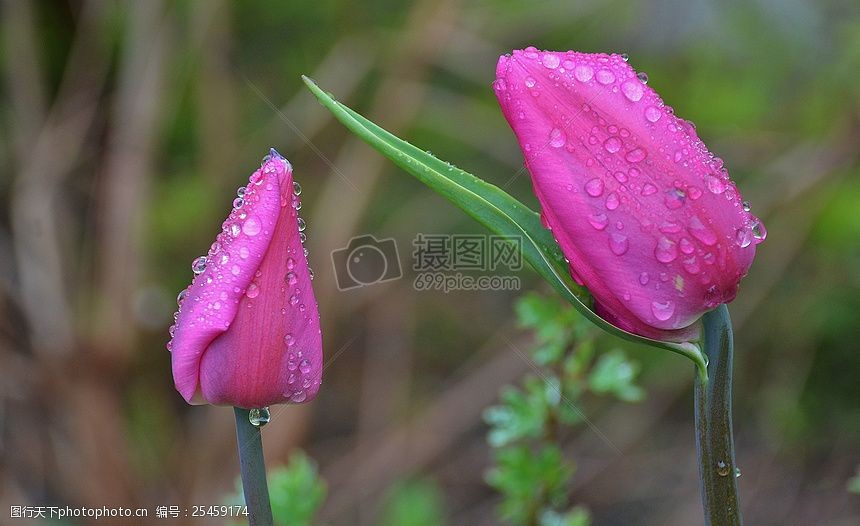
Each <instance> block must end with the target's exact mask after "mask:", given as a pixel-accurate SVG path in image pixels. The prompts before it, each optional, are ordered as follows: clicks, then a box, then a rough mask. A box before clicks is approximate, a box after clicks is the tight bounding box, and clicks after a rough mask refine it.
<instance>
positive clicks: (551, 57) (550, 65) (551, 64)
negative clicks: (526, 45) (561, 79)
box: [543, 53, 561, 69]
mask: <svg viewBox="0 0 860 526" xmlns="http://www.w3.org/2000/svg"><path fill="white" fill-rule="evenodd" d="M560 63H561V60H560V59H559V58H558V55H555V54H553V53H544V55H543V65H544V67H545V68H547V69H555V68H557V67H558V65H559V64H560Z"/></svg>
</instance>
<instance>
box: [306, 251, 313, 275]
mask: <svg viewBox="0 0 860 526" xmlns="http://www.w3.org/2000/svg"><path fill="white" fill-rule="evenodd" d="M305 255H307V254H305ZM308 277H309V278H310V279H311V281H313V280H314V269H312V268H310V267H308Z"/></svg>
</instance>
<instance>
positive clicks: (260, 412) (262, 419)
mask: <svg viewBox="0 0 860 526" xmlns="http://www.w3.org/2000/svg"><path fill="white" fill-rule="evenodd" d="M271 418H272V417H271V414H270V413H269V408H268V407H263V408H260V409H251V410H250V411H248V421H249V422H251V425H252V426H254V427H263V426H264V425H266V424H268V423H269V420H271Z"/></svg>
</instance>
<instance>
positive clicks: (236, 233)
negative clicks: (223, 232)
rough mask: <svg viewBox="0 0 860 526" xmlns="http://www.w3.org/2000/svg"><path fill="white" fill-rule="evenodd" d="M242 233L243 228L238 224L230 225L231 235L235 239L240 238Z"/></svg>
mask: <svg viewBox="0 0 860 526" xmlns="http://www.w3.org/2000/svg"><path fill="white" fill-rule="evenodd" d="M241 231H242V227H240V226H239V224H238V223H233V224H232V225H230V235H231V236H233V237H239V233H240V232H241Z"/></svg>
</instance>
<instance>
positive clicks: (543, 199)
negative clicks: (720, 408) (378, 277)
mask: <svg viewBox="0 0 860 526" xmlns="http://www.w3.org/2000/svg"><path fill="white" fill-rule="evenodd" d="M646 79H647V77H645V76H644V74H639V75H637V74H636V72H635V71H634V70H633V68H631V67H630V65H628V64H627V62H626V60H625V58H624V57H622V56H621V55H604V54H589V53H576V52H572V51H569V52H550V51H544V52H541V51H538V50H536V49H534V48H528V49H525V50H522V51H519V50H518V51H514V52H513V54H512V55H506V56H503V57H501V58H500V59H499V64H498V68H497V70H496V81H495V83H494V89H495V92H496V96H497V97H498V99H499V103H500V105H501V107H502V112H503V113H504V115H505V118H506V119H507V120H508V122H509V123H510V125H511V127H512V128H513V130H514V133H515V134H516V136H517V139H518V140H519V143H520V147H521V149H522V151H523V155H524V157H525V162H526V166H527V167H528V169H529V171H530V172H531V175H532V181H533V183H534V189H535V193H536V194H537V197H538V199H539V200H540V203H541V207H542V217H543V220H544V222H545V224H546V225H547V227H548V228H550V229H551V230H552V232H553V235H554V236H555V238H556V241H558V243H559V245H560V247H561V250H562V252H563V253H564V255H565V257H566V258H567V259H568V260H569V262H570V269H571V273H572V275H573V277H574V278H575V279H576V280H577V281H578V282H579V283H581V284H583V285H585V286H586V287H587V288H588V289H589V291H590V292H591V293H592V295H593V296H594V298H595V307H596V309H597V311H598V313H599V314H600V315H601V316H603V317H604V318H606V319H607V320H608V321H610V322H612V323H613V324H615V325H617V326H619V327H621V328H623V329H625V330H628V331H630V332H634V333H637V334H640V335H643V336H646V337H651V338H656V339H661V340H666V341H683V340H686V339H688V338H691V337H693V334H694V332H695V328H694V327H692V324H693V323H694V322H695V321H696V320H698V319H699V318H700V317H701V316H702V314H704V313H705V312H706V311H708V310H710V309H713V308H714V307H716V306H718V305H719V304H721V303H727V302H729V301H731V300H732V299H734V297H735V295H736V293H737V289H738V283H739V282H740V280H741V278H742V277H743V276H745V275H746V273H747V270H748V269H749V266H750V265H751V264H752V261H753V257H754V256H755V246H756V245H757V244H758V243H760V242H761V241H762V240H763V239H764V237H765V235H766V234H765V230H764V227H763V226H762V224H761V223H760V222H759V220H758V219H757V218H756V217H755V216H753V215H752V214H750V213H749V206H748V205H746V204H745V203H744V202H743V199H742V197H741V195H740V193H739V192H738V190H737V188H736V187H735V185H734V183H732V181H731V180H730V179H729V176H728V173H727V172H726V170H725V169H724V168H723V163H722V161H721V160H720V159H719V158H717V157H714V156H713V155H712V154H711V153H710V152H708V149H707V147H705V145H704V144H703V143H702V141H701V140H700V139H699V138H698V136H697V135H696V129H695V126H694V125H693V124H692V123H691V122H689V121H685V120H683V119H680V118H678V117H676V116H675V115H674V114H673V112H672V108H670V107H669V106H665V105H664V104H663V101H662V100H661V99H660V97H659V95H657V93H656V92H655V91H654V90H652V89H651V88H649V87H648V86H646V84H645V82H646Z"/></svg>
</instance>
